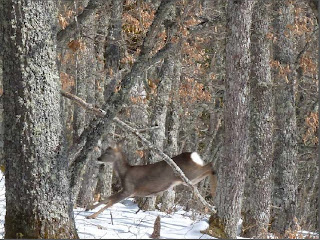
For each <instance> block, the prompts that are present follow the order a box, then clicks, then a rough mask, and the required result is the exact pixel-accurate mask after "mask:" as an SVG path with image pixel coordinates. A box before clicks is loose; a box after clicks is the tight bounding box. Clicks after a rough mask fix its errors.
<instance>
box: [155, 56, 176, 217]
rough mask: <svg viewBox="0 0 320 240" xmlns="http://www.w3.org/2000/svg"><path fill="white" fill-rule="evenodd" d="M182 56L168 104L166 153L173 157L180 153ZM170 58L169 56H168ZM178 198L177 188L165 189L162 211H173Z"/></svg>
mask: <svg viewBox="0 0 320 240" xmlns="http://www.w3.org/2000/svg"><path fill="white" fill-rule="evenodd" d="M180 59H181V57H180V56H177V58H176V59H175V60H173V59H171V61H173V64H174V65H173V73H172V76H171V77H170V76H169V77H170V78H171V79H172V84H171V85H172V86H171V91H170V99H171V100H170V106H168V113H167V132H168V134H167V135H166V139H167V140H166V143H165V149H166V150H165V153H166V154H167V155H169V156H171V157H173V156H176V155H178V154H179V152H178V151H179V148H178V139H179V127H180V113H181V107H180V106H179V95H178V94H176V93H177V92H178V91H179V86H180V77H181V63H180ZM168 60H169V58H168ZM175 198H176V192H175V189H174V188H173V189H171V190H168V191H165V192H164V193H163V196H162V198H161V202H162V204H161V208H160V210H161V211H169V212H170V211H172V210H173V207H174V201H175Z"/></svg>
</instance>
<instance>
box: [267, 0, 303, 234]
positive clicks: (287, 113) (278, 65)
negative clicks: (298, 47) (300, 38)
mask: <svg viewBox="0 0 320 240" xmlns="http://www.w3.org/2000/svg"><path fill="white" fill-rule="evenodd" d="M273 8H274V10H275V12H276V16H275V17H274V22H273V29H274V35H275V39H276V41H275V42H274V52H273V57H274V61H273V63H274V65H273V73H274V98H275V132H274V134H275V135H274V138H275V140H274V143H275V148H274V156H273V175H274V188H273V193H272V206H273V207H272V208H271V222H272V224H271V229H272V231H273V232H275V233H280V234H285V232H286V230H289V229H290V228H292V227H294V225H293V220H294V217H295V211H296V191H297V166H296V163H297V136H296V131H297V127H296V109H295V91H296V90H295V84H296V74H295V71H294V66H293V64H294V62H295V55H294V50H295V46H294V36H293V35H292V32H290V31H289V28H288V26H290V25H292V24H294V12H293V4H292V3H290V2H287V1H274V2H273Z"/></svg>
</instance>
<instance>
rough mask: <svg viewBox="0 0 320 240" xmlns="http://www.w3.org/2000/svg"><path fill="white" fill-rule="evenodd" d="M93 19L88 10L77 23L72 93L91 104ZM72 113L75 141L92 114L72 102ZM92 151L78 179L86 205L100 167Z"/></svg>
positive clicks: (79, 199)
mask: <svg viewBox="0 0 320 240" xmlns="http://www.w3.org/2000/svg"><path fill="white" fill-rule="evenodd" d="M95 19H96V11H94V12H93V13H92V14H90V15H89V16H88V18H87V19H86V20H85V21H82V23H81V24H78V28H79V29H77V32H78V34H77V35H76V39H77V40H78V41H80V42H81V43H82V44H84V47H83V48H82V49H79V50H78V51H77V52H76V53H75V55H76V56H75V57H76V66H75V68H76V69H75V71H76V75H75V79H76V86H75V87H76V88H75V90H76V91H75V94H76V95H77V96H78V97H80V98H82V99H86V101H87V102H89V103H91V104H95V78H96V71H95V70H96V58H95V56H96V54H95V48H94V41H93V40H92V39H93V38H94V37H95V35H96V30H97V28H96V27H95V25H92V23H93V22H95ZM80 33H81V34H80ZM88 36H90V38H89V37H88ZM73 114H74V117H73V120H74V121H73V133H74V141H75V142H76V141H77V139H78V138H79V136H80V135H81V134H82V132H83V130H84V128H85V127H86V125H87V124H88V123H89V122H90V120H91V119H92V117H91V115H90V114H86V112H85V110H84V109H83V108H81V107H79V106H77V105H75V106H74V113H73ZM94 152H95V151H93V152H91V153H90V154H88V156H87V157H88V158H89V159H88V164H87V166H86V169H85V174H84V176H83V179H82V182H81V187H80V191H79V195H78V196H77V206H81V207H87V206H89V205H92V204H93V202H94V193H95V188H96V185H97V178H96V176H97V174H98V171H99V167H98V166H97V165H96V164H95V160H96V157H97V154H94Z"/></svg>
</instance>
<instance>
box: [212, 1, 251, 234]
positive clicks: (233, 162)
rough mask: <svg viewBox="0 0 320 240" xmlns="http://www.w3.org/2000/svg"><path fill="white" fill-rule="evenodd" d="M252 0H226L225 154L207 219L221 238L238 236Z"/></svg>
mask: <svg viewBox="0 0 320 240" xmlns="http://www.w3.org/2000/svg"><path fill="white" fill-rule="evenodd" d="M253 3H254V1H252V0H244V1H233V0H231V1H229V2H228V4H229V5H228V10H227V20H228V23H227V29H228V32H227V43H226V90H225V91H226V92H225V103H224V121H225V140H224V155H223V157H222V161H221V163H220V164H219V165H220V166H219V169H218V176H219V177H218V188H217V195H216V207H217V214H216V215H213V216H211V220H210V221H211V226H212V227H213V229H212V230H213V231H214V234H217V235H219V236H216V237H222V238H236V236H237V224H238V222H239V219H240V210H241V201H242V195H243V189H244V180H245V165H246V163H247V161H248V146H249V142H248V137H249V106H248V103H249V95H248V94H249V86H248V81H249V73H250V68H249V63H250V51H249V45H250V27H251V16H252V7H253ZM213 219H215V220H213ZM219 228H220V229H219ZM218 229H219V230H218ZM218 232H220V234H218Z"/></svg>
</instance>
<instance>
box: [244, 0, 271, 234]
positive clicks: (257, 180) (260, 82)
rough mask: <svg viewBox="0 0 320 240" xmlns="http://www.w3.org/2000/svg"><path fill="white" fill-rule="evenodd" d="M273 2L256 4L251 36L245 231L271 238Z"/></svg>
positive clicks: (264, 0) (261, 1) (264, 1)
mask: <svg viewBox="0 0 320 240" xmlns="http://www.w3.org/2000/svg"><path fill="white" fill-rule="evenodd" d="M269 4H270V3H269V1H266V0H260V1H258V2H257V3H256V4H255V8H254V11H253V12H254V13H255V14H254V15H253V19H252V31H253V32H252V35H251V56H252V58H251V61H252V67H251V78H250V118H251V119H250V164H249V165H248V169H247V173H248V175H247V178H246V184H245V190H244V197H245V198H244V201H243V206H242V214H243V224H242V225H243V234H244V236H245V237H249V238H252V237H254V238H267V233H268V224H269V216H270V200H271V188H272V186H271V169H272V153H273V142H272V131H273V105H272V101H273V97H272V80H271V71H270V64H269V61H270V40H269V39H268V38H267V33H268V32H269V22H270V18H269V12H270V8H269Z"/></svg>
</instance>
